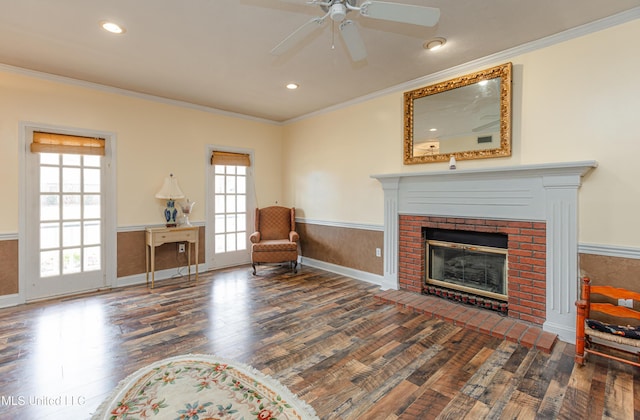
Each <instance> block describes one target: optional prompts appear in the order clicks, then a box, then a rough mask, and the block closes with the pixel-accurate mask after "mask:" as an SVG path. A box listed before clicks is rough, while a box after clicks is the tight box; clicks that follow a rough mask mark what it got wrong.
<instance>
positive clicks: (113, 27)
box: [100, 20, 126, 35]
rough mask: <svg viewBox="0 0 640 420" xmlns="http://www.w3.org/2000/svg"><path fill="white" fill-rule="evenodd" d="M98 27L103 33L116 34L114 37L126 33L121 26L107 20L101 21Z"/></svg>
mask: <svg viewBox="0 0 640 420" xmlns="http://www.w3.org/2000/svg"><path fill="white" fill-rule="evenodd" d="M100 27H101V28H102V29H104V30H105V31H107V32H111V33H112V34H116V35H119V34H123V33H125V32H126V29H125V28H124V27H123V26H121V25H118V24H117V23H115V22H111V21H108V20H103V21H101V22H100Z"/></svg>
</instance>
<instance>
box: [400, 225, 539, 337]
mask: <svg viewBox="0 0 640 420" xmlns="http://www.w3.org/2000/svg"><path fill="white" fill-rule="evenodd" d="M398 226H399V234H400V238H399V241H398V247H399V248H398V261H399V264H398V279H399V288H400V289H404V290H408V291H411V292H416V293H422V292H423V291H424V288H425V272H426V266H425V254H426V253H425V240H424V235H423V229H424V228H432V229H448V230H461V231H470V232H489V233H501V234H505V235H507V237H508V248H507V250H508V272H507V296H508V300H507V302H508V308H509V311H508V315H509V316H510V317H513V318H517V319H521V320H524V321H529V322H533V323H535V324H540V325H542V324H543V323H544V321H545V319H546V308H545V302H546V288H547V284H546V247H547V246H546V224H545V223H544V222H532V221H515V220H490V219H472V218H447V217H433V216H417V215H402V214H401V215H400V216H399V225H398Z"/></svg>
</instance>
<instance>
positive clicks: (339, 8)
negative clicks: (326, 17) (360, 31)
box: [329, 3, 347, 23]
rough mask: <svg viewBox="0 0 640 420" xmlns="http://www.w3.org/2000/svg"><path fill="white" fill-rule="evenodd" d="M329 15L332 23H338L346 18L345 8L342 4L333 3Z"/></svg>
mask: <svg viewBox="0 0 640 420" xmlns="http://www.w3.org/2000/svg"><path fill="white" fill-rule="evenodd" d="M329 13H330V16H331V20H332V21H334V22H337V23H340V22H342V21H343V20H344V18H345V17H346V16H347V7H346V6H345V5H344V4H342V3H334V4H333V5H331V10H330V12H329Z"/></svg>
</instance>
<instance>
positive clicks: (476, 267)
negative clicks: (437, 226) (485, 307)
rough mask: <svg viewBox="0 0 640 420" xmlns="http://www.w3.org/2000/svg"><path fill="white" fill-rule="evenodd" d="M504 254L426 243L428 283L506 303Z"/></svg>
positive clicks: (505, 255)
mask: <svg viewBox="0 0 640 420" xmlns="http://www.w3.org/2000/svg"><path fill="white" fill-rule="evenodd" d="M506 265H507V250H506V249H502V248H494V247H487V246H476V245H464V244H459V243H450V242H443V241H435V240H429V241H427V268H428V271H427V283H431V284H435V285H438V286H442V287H448V288H452V289H457V290H461V291H464V292H467V293H472V294H477V295H482V296H487V297H491V298H494V299H500V300H507V285H506V271H507V270H506Z"/></svg>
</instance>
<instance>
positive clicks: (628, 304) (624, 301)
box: [618, 299, 633, 308]
mask: <svg viewBox="0 0 640 420" xmlns="http://www.w3.org/2000/svg"><path fill="white" fill-rule="evenodd" d="M618 306H625V307H627V308H633V299H618Z"/></svg>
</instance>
